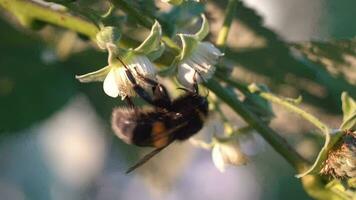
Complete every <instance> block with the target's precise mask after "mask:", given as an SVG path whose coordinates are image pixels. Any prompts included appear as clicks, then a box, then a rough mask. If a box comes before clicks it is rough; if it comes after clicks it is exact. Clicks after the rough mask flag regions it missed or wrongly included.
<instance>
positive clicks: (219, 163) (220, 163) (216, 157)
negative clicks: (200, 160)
mask: <svg viewBox="0 0 356 200" xmlns="http://www.w3.org/2000/svg"><path fill="white" fill-rule="evenodd" d="M211 156H212V159H213V163H214V165H215V167H216V168H217V169H218V170H219V171H220V172H225V161H224V158H223V156H222V154H221V149H220V146H219V145H214V148H213V150H212V152H211Z"/></svg>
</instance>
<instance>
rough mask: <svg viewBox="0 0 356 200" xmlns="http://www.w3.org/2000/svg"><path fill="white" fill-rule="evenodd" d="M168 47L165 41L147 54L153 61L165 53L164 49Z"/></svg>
mask: <svg viewBox="0 0 356 200" xmlns="http://www.w3.org/2000/svg"><path fill="white" fill-rule="evenodd" d="M165 49H166V46H165V45H164V43H161V44H160V45H159V47H158V48H157V49H156V50H154V51H152V52H150V53H149V54H147V55H146V56H147V57H148V59H150V60H151V61H153V60H156V59H157V58H159V57H161V55H162V54H163V52H164V50H165Z"/></svg>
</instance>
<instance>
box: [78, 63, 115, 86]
mask: <svg viewBox="0 0 356 200" xmlns="http://www.w3.org/2000/svg"><path fill="white" fill-rule="evenodd" d="M110 69H111V67H110V66H106V67H103V68H101V69H99V70H97V71H94V72H90V73H87V74H83V75H76V76H75V78H76V79H78V80H79V81H80V82H82V83H88V82H95V81H104V79H105V77H106V75H107V74H108V73H109V72H110Z"/></svg>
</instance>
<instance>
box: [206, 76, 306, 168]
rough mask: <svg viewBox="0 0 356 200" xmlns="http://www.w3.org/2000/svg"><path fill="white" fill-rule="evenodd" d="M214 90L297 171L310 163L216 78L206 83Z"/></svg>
mask: <svg viewBox="0 0 356 200" xmlns="http://www.w3.org/2000/svg"><path fill="white" fill-rule="evenodd" d="M205 86H206V87H207V88H209V89H210V90H211V91H212V92H214V93H215V94H216V95H217V96H218V97H219V98H220V99H221V100H223V101H224V102H225V103H226V104H227V105H229V106H230V107H231V108H232V109H233V110H234V111H235V112H236V113H237V114H239V115H240V116H241V117H242V118H243V119H244V120H245V121H246V122H247V123H248V124H249V125H251V126H252V127H253V128H254V129H256V130H257V131H258V132H259V133H260V134H261V135H262V137H263V138H264V139H265V140H266V141H267V142H268V143H269V144H270V145H271V146H272V147H273V148H274V149H275V150H276V151H277V152H278V153H279V154H280V155H281V156H282V157H283V158H285V159H286V160H287V161H288V162H289V163H290V164H291V165H292V166H293V167H294V168H295V169H296V170H297V171H299V172H300V171H303V170H304V169H305V167H306V166H307V165H308V163H307V161H306V160H304V158H302V157H301V156H300V155H299V154H298V153H297V152H296V151H295V150H294V149H293V148H292V147H291V146H289V145H288V143H287V142H286V141H285V140H284V139H283V138H282V137H281V136H280V135H278V133H276V132H275V131H274V130H273V129H271V128H270V127H268V126H267V125H266V124H265V123H264V122H263V121H262V120H261V119H259V118H258V117H257V116H256V115H255V114H253V113H252V112H251V111H250V110H248V109H247V108H246V107H245V106H244V105H243V104H242V102H241V101H239V100H238V99H237V98H235V97H234V96H232V95H231V94H230V93H229V92H227V91H226V90H225V89H224V88H223V87H222V86H221V85H220V84H219V83H218V82H217V81H216V80H215V79H210V81H209V82H207V83H206V84H205Z"/></svg>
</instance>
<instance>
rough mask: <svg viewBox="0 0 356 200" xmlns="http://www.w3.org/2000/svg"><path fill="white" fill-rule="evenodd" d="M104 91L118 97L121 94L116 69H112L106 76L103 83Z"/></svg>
mask: <svg viewBox="0 0 356 200" xmlns="http://www.w3.org/2000/svg"><path fill="white" fill-rule="evenodd" d="M103 88H104V92H105V93H106V94H107V95H109V96H111V97H114V98H115V97H117V96H118V95H119V88H118V85H117V84H116V78H115V69H114V68H113V69H111V70H110V72H109V73H108V75H107V76H106V78H105V80H104V84H103Z"/></svg>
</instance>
